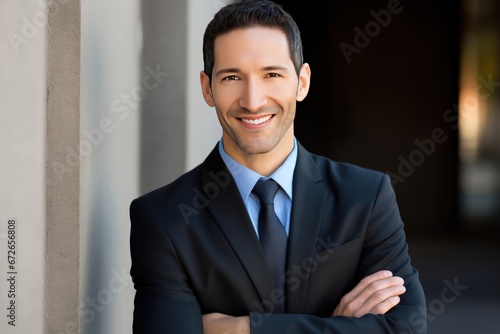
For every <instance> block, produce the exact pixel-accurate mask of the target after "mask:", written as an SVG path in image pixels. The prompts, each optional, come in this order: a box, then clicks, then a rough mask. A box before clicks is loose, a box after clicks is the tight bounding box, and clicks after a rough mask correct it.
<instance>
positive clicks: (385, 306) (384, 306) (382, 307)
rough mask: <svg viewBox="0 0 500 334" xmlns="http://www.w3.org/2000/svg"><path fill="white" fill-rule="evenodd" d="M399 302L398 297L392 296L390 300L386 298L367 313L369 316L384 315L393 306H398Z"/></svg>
mask: <svg viewBox="0 0 500 334" xmlns="http://www.w3.org/2000/svg"><path fill="white" fill-rule="evenodd" d="M400 301H401V298H400V297H399V296H394V297H391V298H388V299H386V300H384V301H383V302H381V303H380V304H377V305H376V306H375V307H374V308H372V309H371V310H370V312H369V313H371V314H386V313H387V312H388V311H389V310H391V309H392V308H393V307H394V306H396V305H398V304H399V302H400Z"/></svg>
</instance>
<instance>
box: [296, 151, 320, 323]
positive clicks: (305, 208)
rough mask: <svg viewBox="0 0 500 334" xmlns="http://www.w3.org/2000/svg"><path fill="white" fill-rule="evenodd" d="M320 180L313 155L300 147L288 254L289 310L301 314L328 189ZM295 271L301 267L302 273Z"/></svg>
mask: <svg viewBox="0 0 500 334" xmlns="http://www.w3.org/2000/svg"><path fill="white" fill-rule="evenodd" d="M321 180H322V177H321V174H320V173H319V171H318V169H317V167H316V164H315V163H314V161H313V160H312V157H311V154H310V153H309V152H307V151H306V150H305V149H304V148H303V147H302V146H301V145H300V144H299V145H298V157H297V165H296V167H295V172H294V177H293V202H292V203H293V204H292V213H291V219H290V233H289V238H288V254H287V273H286V278H287V292H286V296H287V300H286V310H287V312H289V313H302V311H303V308H304V303H305V300H306V292H307V285H308V279H309V273H308V272H307V271H306V267H307V265H310V263H311V262H310V261H309V262H308V261H307V259H308V258H309V259H310V258H312V256H313V255H314V250H315V247H316V243H317V238H318V233H319V229H320V226H321V221H322V217H323V211H324V208H325V204H326V198H327V196H328V190H327V189H326V188H325V187H323V186H321V185H320V184H319V182H320V181H321ZM306 263H307V265H305V264H306ZM292 268H299V270H300V271H301V272H300V274H298V273H297V272H296V271H294V270H292Z"/></svg>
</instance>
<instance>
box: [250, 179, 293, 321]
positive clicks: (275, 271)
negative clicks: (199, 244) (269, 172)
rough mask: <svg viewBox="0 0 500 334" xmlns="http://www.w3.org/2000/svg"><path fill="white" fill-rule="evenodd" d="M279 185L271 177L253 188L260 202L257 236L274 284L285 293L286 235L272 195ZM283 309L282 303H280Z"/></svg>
mask: <svg viewBox="0 0 500 334" xmlns="http://www.w3.org/2000/svg"><path fill="white" fill-rule="evenodd" d="M279 187H280V186H279V185H278V184H277V183H276V182H275V181H274V180H272V179H270V180H259V181H258V182H257V184H256V185H255V187H254V188H253V193H254V194H255V195H257V197H258V198H259V202H260V213H259V238H260V243H261V245H262V249H263V250H264V254H265V255H266V259H267V264H268V266H269V269H270V270H271V274H272V277H273V281H274V286H275V288H276V289H279V290H281V291H282V292H283V295H284V294H285V278H284V275H285V265H286V244H287V235H286V231H285V228H284V226H283V224H282V223H281V221H280V220H279V218H278V216H276V212H275V211H274V196H276V193H277V192H278V190H279ZM280 307H281V310H282V311H283V305H280Z"/></svg>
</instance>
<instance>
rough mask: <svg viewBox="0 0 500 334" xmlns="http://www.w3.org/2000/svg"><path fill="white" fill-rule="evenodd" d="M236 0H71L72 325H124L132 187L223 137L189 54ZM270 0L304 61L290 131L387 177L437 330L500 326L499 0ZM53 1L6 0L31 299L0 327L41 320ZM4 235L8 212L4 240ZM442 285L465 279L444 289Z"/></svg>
mask: <svg viewBox="0 0 500 334" xmlns="http://www.w3.org/2000/svg"><path fill="white" fill-rule="evenodd" d="M56 2H57V1H56ZM65 2H68V0H61V1H60V3H61V4H60V6H64V3H65ZM230 2H231V1H230V0H214V1H212V0H188V1H177V0H161V1H160V0H142V1H141V0H120V1H118V0H108V1H97V0H81V9H82V11H81V20H82V23H81V33H82V44H81V111H80V115H81V123H80V128H81V144H80V148H81V152H80V155H81V158H80V184H81V186H80V231H81V239H80V289H81V292H80V312H81V319H80V323H81V332H82V333H92V334H95V333H131V323H132V310H133V296H134V290H133V286H132V283H131V280H130V275H129V274H128V271H129V268H130V259H129V257H130V255H129V248H128V236H129V218H128V206H129V203H130V201H131V200H132V199H134V198H135V197H137V196H139V195H140V194H143V193H145V192H147V191H150V190H152V189H155V188H157V187H159V186H162V185H164V184H166V183H169V182H170V181H172V180H174V179H175V178H176V177H178V176H179V175H181V174H182V173H184V172H185V171H187V170H189V169H191V168H192V167H194V166H196V165H197V164H199V163H200V162H202V161H203V159H204V158H205V156H206V155H207V154H208V152H209V151H210V150H211V149H212V148H213V147H214V145H215V144H216V142H217V141H218V139H219V138H220V136H221V130H220V126H219V124H218V121H217V118H216V116H215V112H214V111H213V110H211V109H210V108H208V107H207V106H206V105H205V103H204V101H203V99H202V95H201V92H200V89H199V71H200V70H201V69H202V66H203V64H202V54H201V45H202V35H203V32H204V29H205V27H206V25H207V23H208V22H209V21H210V20H211V18H212V17H213V15H214V13H215V12H216V11H217V10H218V9H219V8H221V7H222V6H224V5H225V4H227V3H230ZM276 2H277V3H279V4H282V5H283V6H284V8H285V9H286V10H287V11H288V12H290V13H291V14H292V16H293V17H294V18H295V20H296V21H297V23H298V25H299V28H300V30H301V33H302V39H303V45H304V56H305V61H306V62H308V63H309V64H310V65H311V68H312V86H311V90H310V93H309V96H308V97H307V99H306V100H305V101H304V102H302V103H300V104H299V106H298V114H297V119H296V122H295V128H296V136H297V137H298V139H299V141H300V142H301V143H302V144H303V145H304V146H305V147H306V148H307V149H308V150H310V151H312V152H315V153H319V154H322V155H325V156H328V157H330V158H332V159H334V160H337V161H345V162H350V163H355V164H359V165H361V166H364V167H367V168H372V169H376V170H379V171H382V172H386V173H388V174H389V175H390V176H391V178H392V181H393V186H394V189H395V191H396V195H397V198H398V203H399V206H400V211H401V215H402V217H403V220H404V222H405V226H406V233H407V237H408V243H409V247H410V255H411V256H412V259H413V264H414V266H415V267H416V268H417V269H418V270H419V272H420V275H421V279H422V283H423V285H424V289H425V292H426V297H427V314H428V332H429V333H439V334H441V333H459V334H461V333H464V334H469V333H475V334H490V333H498V332H499V331H500V318H499V317H498V314H500V288H499V286H498V279H497V277H499V275H500V265H499V264H498V263H499V262H498V258H499V257H500V246H499V242H498V241H499V232H500V64H499V60H500V20H499V19H498V18H499V17H500V2H498V1H495V0H460V1H458V0H454V1H453V0H443V1H431V0H413V1H412V0H401V1H396V0H383V1H380V0H356V1H352V0H350V1H347V0H336V1H328V2H326V1H309V2H307V3H306V2H304V1H298V0H282V1H278V0H277V1H276ZM46 12H47V3H46V1H24V2H18V1H14V0H2V1H0V22H1V23H0V35H2V36H5V38H2V39H1V40H0V57H1V58H0V94H1V95H2V98H1V99H0V135H1V136H2V137H1V140H0V148H1V151H2V153H3V154H6V155H7V157H8V159H6V160H5V161H4V162H3V163H2V164H0V178H1V180H2V183H1V184H2V188H1V190H0V210H1V212H0V214H1V215H2V219H4V218H5V219H7V218H8V217H10V216H12V215H15V216H16V217H17V218H18V219H19V220H20V221H24V222H26V223H25V224H23V226H22V228H21V229H20V231H19V232H20V236H21V237H22V239H21V240H23V242H24V245H23V247H24V248H23V249H22V251H23V256H24V257H23V259H24V267H23V270H24V273H25V274H24V275H20V282H19V284H20V286H22V287H23V289H24V290H21V291H22V292H23V293H22V294H21V296H20V297H19V298H21V304H20V305H23V309H22V310H23V312H22V313H20V315H19V317H20V318H19V326H18V327H17V328H11V327H7V326H6V324H5V323H4V322H3V321H2V323H0V331H1V332H2V333H4V332H7V333H30V334H31V333H35V334H36V333H42V332H43V321H44V319H43V288H44V286H43V279H41V278H42V277H43V265H42V264H43V262H44V254H43V249H44V248H43V247H44V240H45V239H44V236H43V235H44V226H45V224H46V222H45V220H44V200H45V199H44V181H43V180H44V177H45V176H44V164H45V161H44V156H43V151H44V147H43V141H44V133H45V125H44V124H45V123H44V117H45V86H44V82H45V81H44V80H45V72H44V71H45V55H44V54H45V48H46V45H45V38H46V36H45V30H46V22H44V21H43V15H44V14H43V13H46ZM16 36H18V37H16ZM19 38H21V39H19ZM103 121H105V122H107V123H106V124H108V126H107V127H106V129H107V131H103V127H102V124H103V123H102V122H103ZM109 124H111V125H109ZM99 133H100V134H101V135H99ZM82 143H86V145H83V146H82ZM83 148H86V149H83ZM71 149H72V148H68V150H69V151H71ZM5 235H6V227H5V226H3V225H2V226H0V247H2V249H3V247H4V244H3V243H2V241H3V242H5V240H6V239H5ZM0 265H1V266H4V265H5V261H4V259H1V260H0ZM34 277H37V278H40V279H34ZM68 279H71V277H70V278H68ZM2 281H3V280H2ZM450 284H451V285H457V284H458V285H459V286H460V287H461V290H459V291H456V292H457V293H456V295H455V297H456V298H454V299H453V301H450V300H449V299H446V298H443V291H444V289H446V288H447V287H448V285H450ZM5 288H6V283H5V282H1V283H0V291H5ZM3 295H4V294H3V293H2V297H1V298H5V296H3ZM0 300H3V299H0ZM63 332H64V330H61V333H63ZM66 332H67V333H70V331H66Z"/></svg>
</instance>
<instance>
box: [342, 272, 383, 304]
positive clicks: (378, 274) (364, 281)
mask: <svg viewBox="0 0 500 334" xmlns="http://www.w3.org/2000/svg"><path fill="white" fill-rule="evenodd" d="M388 277H392V272H390V271H389V270H381V271H377V272H376V273H373V274H371V275H368V276H366V277H365V278H363V279H362V280H361V281H360V282H359V283H358V284H357V285H356V286H355V287H354V288H353V289H352V290H351V291H349V292H348V293H347V294H346V295H345V296H344V298H343V299H344V301H345V302H350V301H352V300H353V299H355V298H356V297H357V296H358V295H359V294H360V293H361V292H362V291H363V290H365V289H366V287H367V286H368V285H370V284H371V283H373V282H375V281H378V280H381V279H384V278H388Z"/></svg>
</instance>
